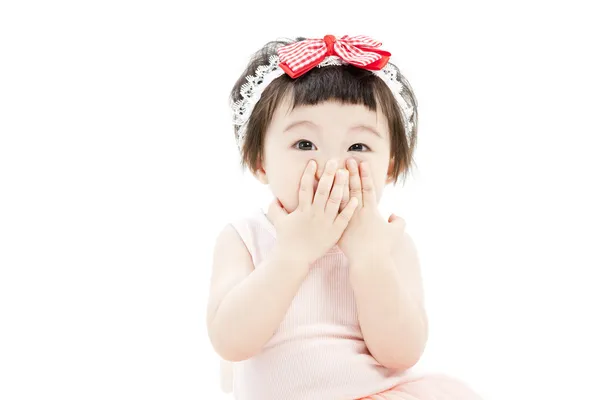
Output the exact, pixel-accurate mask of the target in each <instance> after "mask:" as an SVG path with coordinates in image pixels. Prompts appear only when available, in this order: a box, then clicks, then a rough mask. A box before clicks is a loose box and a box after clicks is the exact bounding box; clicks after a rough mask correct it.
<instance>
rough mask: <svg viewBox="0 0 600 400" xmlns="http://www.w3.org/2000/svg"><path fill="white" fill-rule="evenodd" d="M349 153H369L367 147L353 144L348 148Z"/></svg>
mask: <svg viewBox="0 0 600 400" xmlns="http://www.w3.org/2000/svg"><path fill="white" fill-rule="evenodd" d="M348 150H350V151H369V150H370V149H369V146H367V145H366V144H364V143H354V144H353V145H352V146H350V148H349V149H348Z"/></svg>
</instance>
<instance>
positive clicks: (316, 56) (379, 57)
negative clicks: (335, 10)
mask: <svg viewBox="0 0 600 400" xmlns="http://www.w3.org/2000/svg"><path fill="white" fill-rule="evenodd" d="M379 46H381V42H378V41H376V40H373V39H371V38H370V37H368V36H364V35H360V36H348V35H344V36H342V37H341V38H339V39H338V38H336V37H335V36H333V35H326V36H325V37H324V38H323V39H306V40H303V41H300V42H296V43H291V44H288V45H286V46H282V47H280V48H279V49H278V50H277V54H278V55H279V60H280V64H279V66H280V67H281V69H283V70H284V71H285V73H286V74H288V75H289V76H291V77H292V78H297V77H299V76H300V75H302V74H304V73H306V72H308V71H309V70H311V69H312V68H314V67H315V66H317V65H319V64H320V63H321V61H323V60H324V59H325V57H328V56H337V57H340V58H341V59H343V60H344V61H346V62H347V63H349V64H352V65H355V66H357V67H360V68H364V69H368V70H379V69H382V68H383V67H384V66H385V65H386V64H387V62H388V60H389V58H390V56H391V54H390V53H389V52H387V51H384V50H379V49H377V48H376V47H379Z"/></svg>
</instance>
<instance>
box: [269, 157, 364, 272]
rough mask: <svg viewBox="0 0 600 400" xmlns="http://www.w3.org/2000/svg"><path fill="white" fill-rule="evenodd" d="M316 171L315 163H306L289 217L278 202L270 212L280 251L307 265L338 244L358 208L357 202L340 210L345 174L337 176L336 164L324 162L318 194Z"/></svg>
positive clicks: (334, 162) (346, 176) (348, 204)
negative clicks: (295, 201)
mask: <svg viewBox="0 0 600 400" xmlns="http://www.w3.org/2000/svg"><path fill="white" fill-rule="evenodd" d="M316 169H317V164H316V162H315V161H314V160H311V161H309V163H308V166H307V167H306V169H305V171H304V174H303V175H302V179H301V181H300V189H299V193H298V207H297V208H296V209H295V210H294V211H293V212H292V213H289V214H288V213H287V211H286V210H285V209H284V208H283V206H282V205H281V203H280V202H279V200H278V199H275V200H274V201H273V203H272V204H271V206H270V209H269V212H270V214H271V215H272V218H273V225H275V229H276V231H277V245H278V246H279V249H281V248H284V249H285V250H286V251H289V252H292V254H294V256H295V257H298V258H300V259H301V260H303V261H306V262H307V263H308V264H310V263H312V262H314V261H316V260H317V259H318V258H320V257H321V256H323V255H324V254H325V253H326V252H327V251H328V250H329V249H331V248H332V247H333V246H334V245H335V244H336V243H337V242H338V240H339V239H340V237H341V235H342V233H343V232H344V229H346V227H347V226H348V222H349V221H350V220H351V218H352V215H353V213H354V210H355V209H356V206H357V204H358V200H357V199H352V200H350V201H349V202H348V203H347V204H346V205H345V206H344V207H343V208H342V209H341V210H340V203H341V201H342V196H343V193H344V191H345V190H347V186H348V171H346V170H345V169H342V170H339V171H337V172H336V170H337V161H335V160H330V161H329V162H327V164H326V165H325V171H324V172H323V176H322V177H321V179H320V180H319V184H318V186H317V192H316V194H315V193H313V192H314V183H315V172H316ZM332 186H333V188H332Z"/></svg>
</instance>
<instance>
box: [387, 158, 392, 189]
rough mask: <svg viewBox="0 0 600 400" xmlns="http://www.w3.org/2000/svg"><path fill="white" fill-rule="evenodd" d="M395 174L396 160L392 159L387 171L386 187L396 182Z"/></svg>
mask: <svg viewBox="0 0 600 400" xmlns="http://www.w3.org/2000/svg"><path fill="white" fill-rule="evenodd" d="M393 173H394V159H393V158H391V159H390V164H389V165H388V170H387V179H386V180H385V184H386V185H388V184H390V183H392V182H394V177H393Z"/></svg>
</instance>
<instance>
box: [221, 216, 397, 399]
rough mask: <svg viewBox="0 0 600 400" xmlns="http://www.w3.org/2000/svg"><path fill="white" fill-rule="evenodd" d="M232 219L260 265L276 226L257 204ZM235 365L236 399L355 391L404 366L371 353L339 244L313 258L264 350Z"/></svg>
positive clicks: (387, 379)
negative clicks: (395, 365)
mask: <svg viewBox="0 0 600 400" xmlns="http://www.w3.org/2000/svg"><path fill="white" fill-rule="evenodd" d="M232 225H233V227H234V228H235V229H236V230H237V232H238V233H239V235H240V237H241V238H242V239H243V241H244V243H245V244H246V246H247V248H248V250H249V252H250V254H251V255H252V259H253V261H254V266H255V268H260V265H261V262H262V261H263V259H264V258H265V257H266V256H267V255H268V253H269V251H270V250H271V249H272V247H273V245H274V243H275V236H276V231H275V227H274V226H273V225H272V224H271V222H270V221H269V219H268V218H267V217H266V215H265V213H264V211H263V210H262V209H259V210H258V211H257V212H256V213H255V214H253V215H251V216H250V217H249V218H243V219H239V220H237V221H235V222H233V223H232ZM249 312H260V310H253V311H250V310H249ZM240 334H241V335H243V332H240ZM233 368H234V373H233V390H234V395H235V398H236V399H238V400H270V399H277V400H280V399H281V400H284V399H285V400H345V399H357V398H360V397H365V396H368V395H371V394H374V393H379V392H382V391H384V390H386V389H389V388H391V387H393V386H396V385H398V384H399V383H400V382H401V378H402V377H403V376H405V374H406V373H403V372H399V371H396V370H390V369H388V368H385V367H383V366H382V365H381V364H379V363H378V362H377V361H376V360H375V359H374V358H373V357H372V356H371V355H370V353H369V351H368V349H367V346H366V345H365V342H364V341H363V336H362V333H361V330H360V326H359V322H358V315H357V311H356V304H355V301H354V295H353V291H352V288H351V286H350V282H349V277H348V261H347V259H346V257H345V255H344V254H343V253H342V252H341V250H340V249H339V248H338V247H337V246H335V247H333V248H332V249H331V250H329V252H328V253H327V254H325V255H324V256H323V257H321V258H320V259H319V260H317V261H316V262H315V263H314V264H313V265H311V269H310V272H309V273H308V276H307V277H306V279H305V281H304V282H303V284H302V285H301V287H300V289H299V291H298V293H297V295H296V296H295V298H294V300H293V301H292V304H291V306H290V308H289V309H288V312H287V314H286V316H285V318H284V319H283V321H282V323H281V325H280V326H279V328H278V329H277V331H276V332H275V334H274V335H273V337H272V338H271V340H270V341H269V342H268V343H267V344H266V345H265V346H264V348H263V350H262V352H261V353H259V354H257V355H255V356H254V357H252V358H250V359H248V360H245V361H242V362H237V363H234V365H233Z"/></svg>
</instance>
